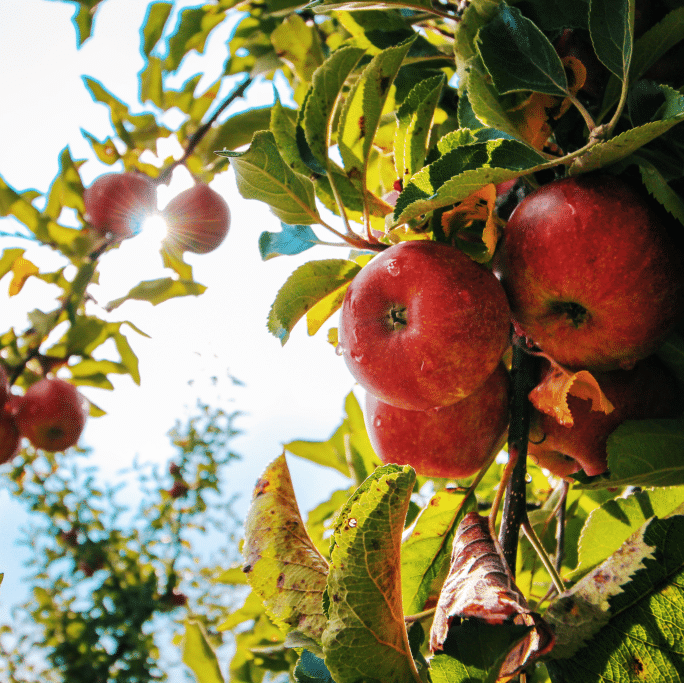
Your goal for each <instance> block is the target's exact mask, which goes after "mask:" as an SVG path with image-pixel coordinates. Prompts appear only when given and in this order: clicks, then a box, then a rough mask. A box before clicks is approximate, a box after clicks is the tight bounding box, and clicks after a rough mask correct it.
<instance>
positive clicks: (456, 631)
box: [430, 619, 584, 683]
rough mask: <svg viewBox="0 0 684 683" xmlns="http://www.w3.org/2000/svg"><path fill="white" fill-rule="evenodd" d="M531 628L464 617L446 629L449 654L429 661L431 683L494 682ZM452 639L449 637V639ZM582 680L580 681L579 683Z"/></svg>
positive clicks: (439, 655)
mask: <svg viewBox="0 0 684 683" xmlns="http://www.w3.org/2000/svg"><path fill="white" fill-rule="evenodd" d="M530 628H531V627H527V626H514V625H513V624H497V625H493V624H487V623H486V622H484V621H478V620H476V619H465V620H463V621H462V622H461V624H458V625H457V624H454V625H452V626H451V628H450V636H449V638H450V640H449V641H447V647H448V652H449V654H448V655H447V654H443V655H442V654H438V655H437V656H436V657H433V658H432V659H431V660H430V680H431V682H432V683H475V681H477V683H496V681H497V680H498V678H499V671H500V670H501V665H502V664H503V663H504V661H505V659H506V657H507V656H508V653H509V652H510V651H511V650H512V649H513V648H514V647H515V646H516V645H517V644H518V643H519V642H520V641H522V639H523V638H524V637H525V636H526V635H527V634H528V633H529V632H530ZM452 638H453V640H451V639H452ZM583 683H584V682H583Z"/></svg>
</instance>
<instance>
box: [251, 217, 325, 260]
mask: <svg viewBox="0 0 684 683" xmlns="http://www.w3.org/2000/svg"><path fill="white" fill-rule="evenodd" d="M281 225H282V228H283V229H282V231H281V232H262V233H261V235H259V253H260V254H261V258H262V259H263V260H264V261H268V259H271V258H275V257H276V256H283V255H287V256H294V255H295V254H301V253H302V252H303V251H306V250H307V249H311V247H313V246H315V245H316V244H320V243H321V241H320V240H319V239H318V237H316V233H315V232H314V231H313V230H312V229H311V228H310V227H309V226H308V225H287V224H285V223H281Z"/></svg>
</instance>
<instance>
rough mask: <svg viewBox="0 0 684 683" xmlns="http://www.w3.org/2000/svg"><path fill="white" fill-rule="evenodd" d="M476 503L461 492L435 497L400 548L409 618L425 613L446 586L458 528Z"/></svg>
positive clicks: (445, 492) (403, 596)
mask: <svg viewBox="0 0 684 683" xmlns="http://www.w3.org/2000/svg"><path fill="white" fill-rule="evenodd" d="M475 502H476V501H475V499H474V497H470V498H466V496H465V494H464V493H462V492H460V491H458V492H456V491H449V490H445V491H440V492H438V493H436V494H435V495H433V496H432V498H431V499H430V502H429V503H428V504H427V505H426V506H425V507H424V508H423V510H422V511H421V513H420V515H419V516H418V519H417V520H416V523H415V526H414V527H413V529H412V531H411V535H410V536H409V538H408V539H407V540H406V541H404V544H403V545H402V548H401V584H402V598H403V603H404V611H405V612H406V613H407V614H415V613H417V612H420V611H422V610H423V609H424V607H425V601H426V600H427V598H428V597H429V596H430V593H431V592H432V591H434V590H435V589H436V588H437V589H438V588H439V586H440V585H441V583H443V582H444V579H445V578H446V575H447V572H448V570H449V559H450V557H451V546H452V545H453V540H454V535H455V533H456V527H457V526H458V524H459V522H460V521H461V519H462V518H463V516H464V515H465V513H466V512H469V511H470V510H472V509H473V506H474V504H475ZM440 579H441V582H440Z"/></svg>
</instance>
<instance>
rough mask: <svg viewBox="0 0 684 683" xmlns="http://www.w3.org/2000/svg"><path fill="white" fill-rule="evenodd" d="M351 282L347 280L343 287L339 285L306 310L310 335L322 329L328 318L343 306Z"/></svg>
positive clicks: (307, 327) (307, 328) (307, 329)
mask: <svg viewBox="0 0 684 683" xmlns="http://www.w3.org/2000/svg"><path fill="white" fill-rule="evenodd" d="M349 285H350V282H346V283H345V284H343V285H342V286H341V287H338V288H337V289H336V290H335V291H334V292H330V294H328V296H326V297H324V298H323V299H321V300H320V301H318V302H317V303H315V304H314V305H313V306H312V307H311V308H310V309H309V310H308V311H307V312H306V331H307V332H308V334H309V335H310V336H313V335H314V334H316V332H318V330H320V329H321V327H322V326H323V325H324V324H325V322H326V321H327V320H329V319H330V317H331V316H332V315H333V314H334V313H335V312H336V311H339V310H340V308H342V303H343V302H344V297H345V294H346V293H347V288H348V287H349Z"/></svg>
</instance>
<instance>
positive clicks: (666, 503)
mask: <svg viewBox="0 0 684 683" xmlns="http://www.w3.org/2000/svg"><path fill="white" fill-rule="evenodd" d="M682 504H684V488H683V487H677V486H675V487H668V488H663V489H648V490H646V491H639V492H638V493H633V494H632V495H630V496H628V497H627V498H622V497H621V498H615V499H614V500H609V501H607V502H605V503H603V505H601V507H599V508H597V509H596V510H593V511H592V512H591V513H590V514H589V517H588V519H587V522H586V524H585V525H584V528H583V529H582V533H581V535H580V540H579V550H578V554H579V562H578V565H577V568H576V569H575V571H574V572H573V577H577V576H581V575H583V574H586V573H587V572H588V571H589V570H590V569H593V568H594V567H595V566H596V565H598V564H600V563H601V562H603V561H604V560H605V559H606V558H607V557H608V556H610V555H612V554H613V553H614V552H615V551H617V550H618V548H619V547H620V546H621V545H622V544H623V543H624V542H625V541H626V540H627V539H628V538H629V537H630V536H631V535H632V534H633V533H634V532H636V531H637V530H638V529H640V528H641V526H642V525H643V524H644V522H646V521H648V520H649V519H651V518H652V517H653V516H654V515H655V516H657V517H661V518H663V517H668V516H670V515H672V514H673V513H676V512H677V510H678V508H679V507H680V506H681V505H682Z"/></svg>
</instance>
